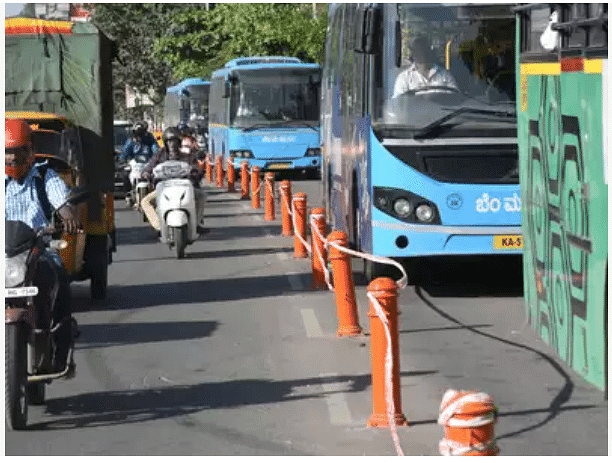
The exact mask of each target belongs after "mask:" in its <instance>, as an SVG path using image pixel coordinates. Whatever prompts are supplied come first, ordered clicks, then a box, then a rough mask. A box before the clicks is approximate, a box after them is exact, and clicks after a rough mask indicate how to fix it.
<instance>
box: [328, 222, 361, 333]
mask: <svg viewBox="0 0 612 463" xmlns="http://www.w3.org/2000/svg"><path fill="white" fill-rule="evenodd" d="M327 241H328V242H329V246H330V249H329V260H330V262H331V267H332V274H333V277H334V292H335V293H336V310H337V313H338V324H339V327H338V331H337V333H336V334H337V335H338V336H339V337H345V336H358V335H359V334H361V327H360V326H359V316H358V315H357V302H356V299H355V285H354V284H353V272H352V269H351V256H349V255H348V254H346V253H344V252H342V251H341V250H340V249H338V248H337V247H335V246H334V244H337V245H339V246H342V247H347V246H348V236H347V234H346V233H344V232H342V231H333V232H331V233H330V234H329V236H328V237H327Z"/></svg>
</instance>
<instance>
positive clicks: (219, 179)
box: [215, 156, 223, 188]
mask: <svg viewBox="0 0 612 463" xmlns="http://www.w3.org/2000/svg"><path fill="white" fill-rule="evenodd" d="M215 168H216V172H215V173H216V175H217V176H216V180H217V183H216V186H217V188H223V158H222V157H221V156H217V159H215Z"/></svg>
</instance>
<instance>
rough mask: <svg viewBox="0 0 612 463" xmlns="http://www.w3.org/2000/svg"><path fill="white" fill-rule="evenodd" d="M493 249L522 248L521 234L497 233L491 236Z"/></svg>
mask: <svg viewBox="0 0 612 463" xmlns="http://www.w3.org/2000/svg"><path fill="white" fill-rule="evenodd" d="M493 249H501V250H513V249H523V237H522V236H521V235H497V236H494V237H493Z"/></svg>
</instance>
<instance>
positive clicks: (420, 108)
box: [321, 3, 523, 281]
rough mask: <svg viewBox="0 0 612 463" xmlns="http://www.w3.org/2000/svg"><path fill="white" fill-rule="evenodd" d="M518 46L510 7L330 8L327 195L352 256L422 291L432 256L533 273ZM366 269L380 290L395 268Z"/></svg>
mask: <svg viewBox="0 0 612 463" xmlns="http://www.w3.org/2000/svg"><path fill="white" fill-rule="evenodd" d="M423 44H425V45H426V46H423ZM514 46H515V14H514V12H513V11H512V10H511V8H510V6H509V5H494V4H479V5H462V6H457V5H455V6H444V5H433V4H422V5H419V4H396V3H384V4H333V5H330V6H329V11H328V30H327V38H326V44H325V63H324V70H323V77H322V84H321V87H322V88H321V92H322V100H321V101H322V108H321V150H322V172H321V176H322V191H323V200H324V203H325V204H324V205H325V209H326V212H327V221H328V223H329V224H330V225H331V227H332V228H333V229H334V230H340V231H344V232H346V233H347V234H348V237H349V243H350V244H351V246H352V247H354V248H356V249H359V250H361V251H364V252H366V253H369V254H373V255H377V256H382V257H390V258H393V259H396V260H399V261H401V262H402V264H403V265H404V267H405V269H406V271H407V272H408V273H409V281H410V272H411V271H415V270H414V269H418V268H419V266H418V264H419V262H420V261H422V260H423V258H429V257H431V256H439V257H442V258H447V257H448V258H450V257H449V256H473V255H508V256H514V257H511V258H510V259H509V260H510V261H512V260H514V261H516V263H517V264H518V263H519V262H520V258H521V257H520V256H521V253H522V247H523V241H522V232H521V198H520V186H519V176H518V148H517V137H516V130H517V129H516V104H515V100H516V97H515V96H516V82H515V75H514V74H515V66H516V63H515V53H514ZM419 47H420V49H422V50H424V51H421V52H420V54H419V53H416V52H415V51H414V50H417V49H418V48H419ZM420 55H425V58H422V57H421V56H420ZM417 58H418V59H417ZM421 61H423V62H425V64H426V66H425V67H422V62H421ZM419 69H421V70H422V72H421V71H419V73H420V75H421V76H423V75H426V76H427V78H423V77H421V78H420V79H421V80H420V81H419V78H418V76H417V77H414V79H413V74H412V72H413V71H414V70H419ZM423 72H424V73H425V74H423ZM410 79H413V80H414V81H415V82H416V83H417V84H419V82H420V84H419V85H413V82H412V81H411V80H410ZM423 82H424V83H423ZM408 84H409V85H412V87H411V88H410V87H409V86H408ZM412 264H417V265H414V266H413V265H412ZM364 265H365V275H366V278H367V279H372V278H374V277H376V276H383V275H387V274H388V272H390V270H392V269H393V268H394V267H390V266H385V265H380V264H377V263H374V262H371V261H369V260H366V261H365V262H364ZM389 276H392V275H389ZM413 276H414V275H413Z"/></svg>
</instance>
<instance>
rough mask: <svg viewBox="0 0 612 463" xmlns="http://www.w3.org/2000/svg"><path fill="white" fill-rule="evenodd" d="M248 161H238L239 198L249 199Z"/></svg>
mask: <svg viewBox="0 0 612 463" xmlns="http://www.w3.org/2000/svg"><path fill="white" fill-rule="evenodd" d="M249 175H250V174H249V161H242V162H241V163H240V199H249Z"/></svg>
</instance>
